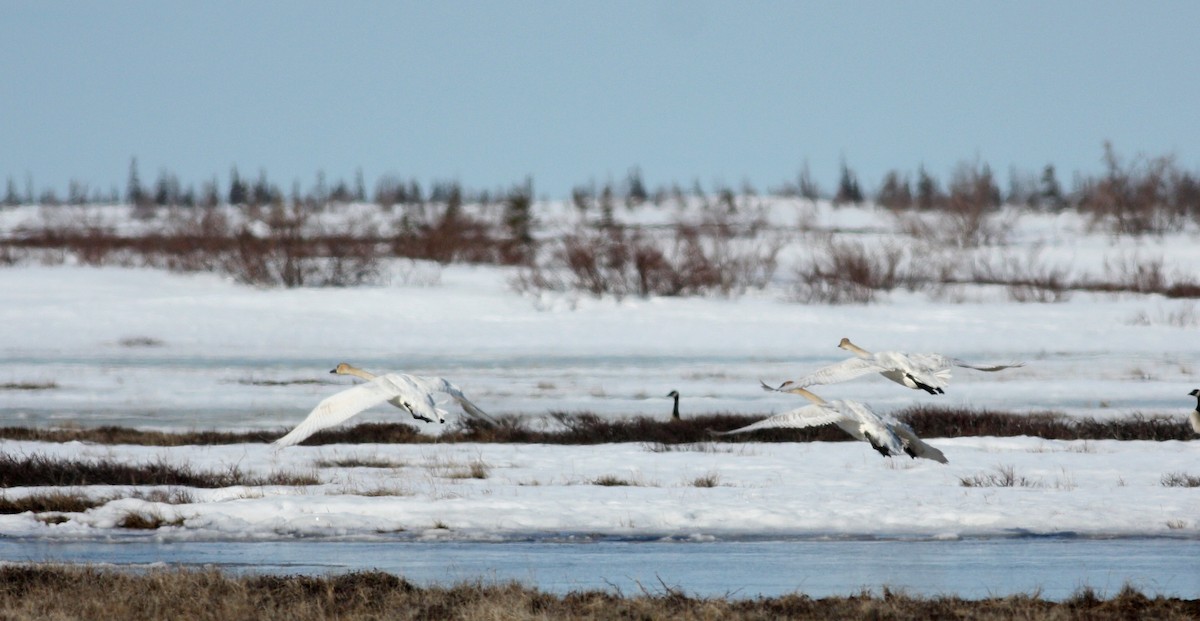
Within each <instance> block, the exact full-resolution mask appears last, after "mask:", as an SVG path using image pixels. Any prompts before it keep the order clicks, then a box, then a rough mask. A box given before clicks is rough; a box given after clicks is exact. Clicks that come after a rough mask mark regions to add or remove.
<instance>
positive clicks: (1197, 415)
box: [1188, 388, 1200, 433]
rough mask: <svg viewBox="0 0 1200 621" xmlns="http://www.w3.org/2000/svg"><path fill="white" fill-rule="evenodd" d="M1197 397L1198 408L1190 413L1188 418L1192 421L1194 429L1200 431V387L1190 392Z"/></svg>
mask: <svg viewBox="0 0 1200 621" xmlns="http://www.w3.org/2000/svg"><path fill="white" fill-rule="evenodd" d="M1188 394H1189V395H1191V396H1193V397H1195V398H1196V409H1194V410H1192V412H1191V414H1188V420H1190V421H1192V431H1195V432H1196V433H1200V388H1197V389H1196V390H1193V391H1192V392H1189V393H1188Z"/></svg>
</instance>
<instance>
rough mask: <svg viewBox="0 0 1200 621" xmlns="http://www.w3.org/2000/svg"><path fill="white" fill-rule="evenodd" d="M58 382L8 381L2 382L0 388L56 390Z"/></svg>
mask: <svg viewBox="0 0 1200 621" xmlns="http://www.w3.org/2000/svg"><path fill="white" fill-rule="evenodd" d="M56 388H58V383H57V382H8V383H7V384H0V390H54V389H56Z"/></svg>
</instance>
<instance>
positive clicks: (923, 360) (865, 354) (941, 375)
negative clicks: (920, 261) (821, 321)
mask: <svg viewBox="0 0 1200 621" xmlns="http://www.w3.org/2000/svg"><path fill="white" fill-rule="evenodd" d="M838 347H840V348H842V349H845V350H847V351H850V352H851V353H853V354H854V355H855V357H854V358H850V359H849V360H843V361H842V362H838V363H835V364H831V365H829V366H827V367H824V368H821V369H818V370H817V371H815V372H813V373H811V374H809V375H806V376H804V377H801V378H800V379H796V380H790V381H786V382H784V383H782V384H780V385H779V386H777V387H774V388H772V387H770V386H767V385H765V384H764V385H763V388H765V389H766V390H775V391H779V392H789V391H790V390H791V389H790V388H789V387H793V388H795V387H798V388H804V387H807V386H814V385H817V384H835V383H837V382H844V381H846V380H850V379H854V378H856V377H858V376H860V375H866V374H867V373H879V374H880V375H882V376H884V377H886V378H888V379H890V380H892V381H893V382H896V383H897V384H901V385H903V386H907V387H909V388H913V389H917V390H924V391H925V392H927V393H929V394H931V395H940V394H944V393H945V390H943V388H944V387H945V386H946V382H947V381H949V379H950V368H951V367H963V368H966V369H975V370H976V371H987V372H994V371H1001V370H1003V369H1011V368H1015V367H1022V366H1025V363H1024V362H1015V363H1013V364H998V365H990V366H985V365H975V364H971V363H968V362H964V361H962V360H959V359H957V358H947V357H946V356H943V355H941V354H906V353H904V352H898V351H881V352H878V353H874V354H873V353H871V352H869V351H867V350H865V349H863V348H861V347H859V346H858V345H855V344H854V343H851V342H850V339H847V338H843V339H842V340H841V342H840V343H838Z"/></svg>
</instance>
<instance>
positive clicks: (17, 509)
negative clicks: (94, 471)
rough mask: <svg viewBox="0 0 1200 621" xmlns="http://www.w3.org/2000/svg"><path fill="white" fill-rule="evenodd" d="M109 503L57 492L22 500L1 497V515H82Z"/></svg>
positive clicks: (25, 497) (79, 495)
mask: <svg viewBox="0 0 1200 621" xmlns="http://www.w3.org/2000/svg"><path fill="white" fill-rule="evenodd" d="M105 502H108V501H107V500H97V499H94V498H88V497H87V496H84V495H82V494H77V493H71V492H63V491H59V490H55V491H52V492H48V493H44V494H30V495H28V496H24V497H21V498H7V497H0V514H6V513H25V512H26V511H32V512H34V513H46V512H57V513H81V512H83V511H87V510H88V509H91V508H92V507H99V506H100V505H102V504H104V503H105Z"/></svg>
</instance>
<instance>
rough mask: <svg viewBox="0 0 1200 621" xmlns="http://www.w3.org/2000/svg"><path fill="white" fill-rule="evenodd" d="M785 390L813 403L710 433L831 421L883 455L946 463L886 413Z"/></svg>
mask: <svg viewBox="0 0 1200 621" xmlns="http://www.w3.org/2000/svg"><path fill="white" fill-rule="evenodd" d="M788 392H791V393H793V394H798V395H801V396H803V397H805V398H806V399H808V400H809V401H812V402H813V405H806V406H804V407H802V408H798V409H795V410H791V411H788V412H784V413H782V414H776V415H775V416H772V417H770V418H766V419H763V420H760V421H758V422H757V423H751V424H749V425H746V426H745V427H740V428H738V429H734V430H732V431H724V432H719V431H715V432H713V433H714V434H715V435H719V436H726V435H730V434H735V433H745V432H747V431H754V430H757V429H773V428H779V427H786V428H803V427H819V426H821V425H829V424H834V425H837V426H838V427H840V428H841V429H842V431H845V432H846V433H848V434H850V435H851V436H853V437H854V438H855V439H856V440H864V441H866V442H869V443H870V444H871V448H874V449H875V450H876V451H879V454H880V455H883V456H884V457H890V456H892V455H897V456H898V455H908V456H909V457H912V458H913V459H916V458H918V457H922V458H925V459H932V460H933V461H936V462H941V463H943V464H944V463H948V460H947V459H946V456H945V455H943V454H942V452H941V451H939V450H938V449H936V448H934V447H932V446H930V445H928V444H926V443H925V442H924V441H922V440H921V438H918V437H917V434H916V432H914V431H913V429H912V427H909V426H908V425H907V424H905V423H902V422H900V421H898V420H896V419H895V418H894V417H892V416H890V415H888V414H878V413H876V412H874V411H873V410H871V408H869V407H867V405H866V404H865V403H860V402H858V401H844V400H837V401H825V400H824V399H822V398H820V397H818V396H817V395H814V394H813V393H811V392H809V391H807V390H805V389H803V388H793V389H791V390H790V391H788Z"/></svg>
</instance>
